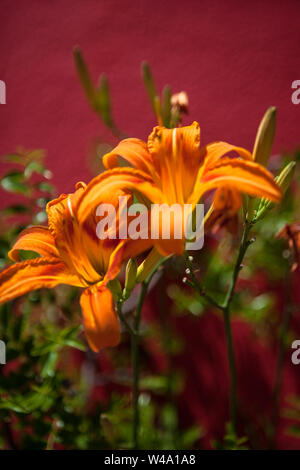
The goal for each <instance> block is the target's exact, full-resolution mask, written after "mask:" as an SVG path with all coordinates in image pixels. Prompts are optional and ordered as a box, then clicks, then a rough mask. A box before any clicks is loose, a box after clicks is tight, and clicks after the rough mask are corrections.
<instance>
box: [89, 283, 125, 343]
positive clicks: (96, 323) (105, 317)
mask: <svg viewBox="0 0 300 470" xmlns="http://www.w3.org/2000/svg"><path fill="white" fill-rule="evenodd" d="M80 305H81V309H82V313H83V324H84V327H85V334H86V337H87V340H88V342H89V345H90V347H91V348H92V349H93V351H95V352H98V351H99V350H100V349H104V348H108V347H112V346H116V345H117V344H118V343H119V341H120V336H121V335H120V325H119V319H118V315H117V313H116V311H115V307H114V301H113V296H112V294H111V292H110V290H109V289H107V288H106V287H104V286H98V287H97V286H92V287H90V288H89V289H85V290H84V291H83V293H82V294H81V297H80Z"/></svg>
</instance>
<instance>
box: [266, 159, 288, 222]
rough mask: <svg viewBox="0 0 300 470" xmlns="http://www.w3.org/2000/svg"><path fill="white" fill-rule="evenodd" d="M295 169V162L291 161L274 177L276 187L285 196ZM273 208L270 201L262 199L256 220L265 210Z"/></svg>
mask: <svg viewBox="0 0 300 470" xmlns="http://www.w3.org/2000/svg"><path fill="white" fill-rule="evenodd" d="M295 168H296V162H294V161H292V162H290V163H288V164H287V165H286V166H285V167H284V168H283V170H282V171H281V173H280V174H279V175H278V176H276V178H275V181H276V183H277V184H278V186H279V187H280V188H281V190H282V194H285V193H286V191H287V190H288V188H289V187H290V184H291V182H292V179H293V176H294V173H295ZM271 207H273V203H272V201H269V200H268V199H265V198H263V199H262V200H261V202H260V206H259V208H258V217H257V218H258V219H260V218H261V217H262V216H263V214H264V213H265V212H266V210H267V209H270V208H271Z"/></svg>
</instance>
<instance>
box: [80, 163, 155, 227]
mask: <svg viewBox="0 0 300 470" xmlns="http://www.w3.org/2000/svg"><path fill="white" fill-rule="evenodd" d="M116 190H124V191H125V190H127V191H137V192H138V193H141V194H143V195H144V196H146V197H147V198H148V199H149V200H150V201H152V202H158V203H161V202H163V195H162V193H161V191H160V190H159V188H157V187H156V186H155V185H154V183H153V181H152V179H151V177H150V176H149V175H147V174H146V173H144V172H142V171H140V170H135V169H133V168H114V169H113V170H108V171H105V172H104V173H102V174H100V175H99V176H97V177H96V178H94V179H93V180H92V181H91V182H90V183H89V184H88V186H87V188H86V190H85V192H84V193H83V194H82V195H81V197H80V199H79V201H78V204H77V208H76V215H77V218H78V221H79V223H82V222H83V221H84V220H85V219H86V218H87V217H89V216H90V214H91V212H95V211H96V209H97V206H98V205H99V204H101V203H103V202H104V201H106V202H110V201H111V198H112V197H113V196H114V194H115V192H116Z"/></svg>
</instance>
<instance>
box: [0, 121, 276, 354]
mask: <svg viewBox="0 0 300 470" xmlns="http://www.w3.org/2000/svg"><path fill="white" fill-rule="evenodd" d="M232 152H235V154H236V155H237V156H235V157H230V156H228V154H229V153H232ZM118 157H122V158H123V159H125V160H126V161H127V162H128V163H129V164H130V165H131V166H130V167H129V166H128V167H119V164H118ZM103 162H104V165H105V167H106V168H107V171H105V172H104V173H102V174H100V175H99V176H97V177H96V178H94V179H93V180H92V181H91V182H90V183H89V184H88V185H87V186H86V185H85V184H83V183H78V184H77V186H76V191H75V192H74V193H73V194H69V195H65V194H63V195H61V196H60V197H59V198H58V199H55V200H53V201H51V202H50V203H48V206H47V213H48V227H42V226H37V227H32V228H29V229H27V230H25V231H24V232H22V233H21V235H20V237H19V239H18V240H17V242H16V243H15V245H14V246H13V248H12V250H11V251H10V252H9V257H10V258H11V259H12V260H13V261H15V262H16V263H15V264H13V265H12V266H10V267H8V268H7V269H5V270H4V271H2V273H0V302H6V301H9V300H12V299H14V298H15V297H18V296H20V295H23V294H25V293H27V292H29V291H30V290H33V289H39V288H42V287H48V288H52V287H54V286H56V285H57V284H70V285H74V286H78V287H82V288H84V291H83V293H82V294H81V298H80V304H81V308H82V312H83V322H84V326H85V331H86V336H87V339H88V342H89V344H90V346H91V348H92V349H93V350H94V351H98V350H100V349H102V348H105V347H109V346H114V345H116V344H117V343H118V342H119V339H120V327H119V321H118V317H117V314H116V312H115V308H114V302H113V297H112V294H111V292H110V290H109V286H108V283H109V281H111V280H112V279H114V278H115V277H116V276H117V275H118V273H119V271H120V268H121V265H122V263H123V262H124V260H126V259H128V258H131V257H134V256H137V255H138V254H140V253H142V252H144V251H145V250H146V249H148V248H150V247H154V248H155V250H157V251H158V252H159V253H160V254H161V255H163V256H166V255H169V254H173V253H177V254H182V253H183V251H184V246H185V240H184V239H181V240H178V239H174V238H173V239H171V240H165V239H162V238H158V239H157V240H151V238H150V239H148V240H130V239H126V240H109V239H107V240H99V239H98V238H97V236H96V215H95V211H96V208H97V207H98V205H99V204H101V203H103V202H107V201H109V202H110V203H113V204H115V207H116V209H117V214H119V212H120V208H119V207H118V196H119V195H126V197H127V198H128V200H129V199H130V197H131V194H132V193H135V194H137V195H138V197H140V198H141V199H142V200H143V201H145V202H146V203H147V204H149V203H159V204H162V203H165V204H168V205H172V204H174V203H178V204H180V205H183V204H191V205H192V206H195V204H197V203H198V202H199V200H200V199H201V197H202V196H203V195H204V193H206V192H207V191H210V190H216V192H215V196H214V200H213V203H212V206H211V208H210V210H209V211H208V214H207V217H206V223H207V224H208V225H211V224H212V223H213V222H214V221H215V220H217V219H219V218H220V216H221V217H226V215H228V214H229V215H230V214H231V213H236V212H237V210H238V209H239V207H240V205H241V193H246V194H249V195H251V196H258V197H264V198H267V199H270V200H271V201H273V202H278V201H279V200H280V198H281V190H280V188H279V187H278V185H277V184H276V183H275V181H274V179H273V176H272V175H271V173H270V172H268V171H267V170H266V169H265V168H264V167H262V166H261V165H259V164H257V163H255V162H254V161H253V159H252V155H251V153H249V152H248V151H247V150H245V149H243V148H241V147H236V146H233V145H230V144H227V143H225V142H216V143H212V144H210V145H207V146H206V147H203V148H200V128H199V125H198V124H197V123H195V122H194V123H193V124H192V125H191V126H187V127H180V128H175V129H167V128H164V127H161V126H159V127H155V128H154V130H153V132H152V133H151V134H150V136H149V139H148V142H147V143H146V142H143V141H141V140H139V139H125V140H123V141H121V142H120V143H119V145H118V146H117V147H116V148H115V149H114V150H113V151H112V152H110V153H109V154H107V155H105V156H104V158H103ZM117 217H118V215H117ZM19 250H31V251H35V252H37V253H38V255H40V257H39V258H35V259H32V260H27V261H23V262H19Z"/></svg>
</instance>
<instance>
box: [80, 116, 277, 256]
mask: <svg viewBox="0 0 300 470" xmlns="http://www.w3.org/2000/svg"><path fill="white" fill-rule="evenodd" d="M232 152H235V154H237V156H235V157H230V156H228V154H229V153H232ZM118 157H121V158H123V159H125V160H126V161H127V162H128V163H129V164H130V165H132V166H133V167H135V168H128V167H125V168H122V167H118V166H119V161H118ZM103 163H104V165H105V167H106V168H107V169H108V171H106V172H105V173H104V174H102V175H100V176H98V177H96V178H94V180H93V181H92V182H91V183H90V185H89V192H90V195H89V200H91V201H93V203H95V202H96V201H97V200H98V199H99V198H101V197H102V193H103V192H105V188H110V189H112V188H114V187H119V188H122V189H125V188H126V189H129V190H132V191H135V192H137V193H139V194H140V195H142V196H143V197H146V199H147V200H148V201H150V202H151V203H157V204H162V203H166V204H168V205H169V206H170V205H172V204H174V203H179V204H181V205H183V204H191V205H192V206H193V207H194V206H195V204H197V203H198V202H199V201H200V199H201V197H202V196H203V195H204V194H205V193H206V192H207V191H210V190H217V192H216V195H215V199H214V201H213V204H212V206H211V208H210V209H209V211H208V213H207V215H206V219H209V217H210V216H211V215H212V214H213V212H214V211H221V212H224V210H228V203H230V206H231V208H232V210H234V211H236V210H237V209H238V208H239V206H240V204H241V196H240V193H246V194H249V195H251V196H256V197H264V198H267V199H270V200H271V201H273V202H279V201H280V199H281V189H280V188H279V186H278V185H277V184H276V182H275V181H274V178H273V176H272V174H271V173H270V172H269V171H268V170H266V169H265V168H264V167H263V166H261V165H259V164H257V163H255V162H254V161H253V159H252V155H251V153H250V152H248V151H247V150H245V149H244V148H242V147H237V146H235V145H231V144H228V143H226V142H215V143H212V144H209V145H207V146H205V147H203V148H200V127H199V124H198V123H196V122H194V123H193V124H192V125H190V126H186V127H179V128H174V129H167V128H165V127H162V126H157V127H155V128H154V130H153V132H152V133H151V134H150V136H149V138H148V142H147V143H146V142H144V141H142V140H139V139H134V138H131V139H125V140H123V141H121V142H120V143H119V144H118V146H117V147H116V148H115V149H114V150H112V151H111V152H110V153H108V154H106V155H105V156H104V157H103ZM229 196H230V197H229ZM224 198H225V199H224ZM87 210H88V207H87V206H86V205H84V204H83V205H81V210H80V211H79V212H80V214H79V220H80V219H81V218H82V219H84V218H85V217H86V211H87ZM153 244H154V246H155V247H156V248H157V251H158V252H159V253H161V254H162V255H164V256H166V255H169V254H172V253H177V254H182V252H183V251H184V246H185V240H177V239H176V240H175V239H173V240H163V239H159V240H155V241H154V240H153Z"/></svg>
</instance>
